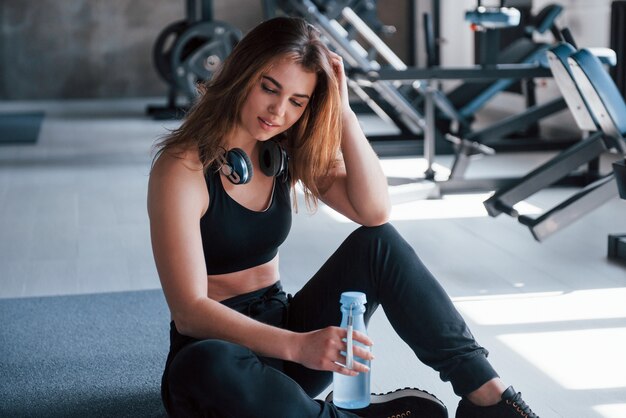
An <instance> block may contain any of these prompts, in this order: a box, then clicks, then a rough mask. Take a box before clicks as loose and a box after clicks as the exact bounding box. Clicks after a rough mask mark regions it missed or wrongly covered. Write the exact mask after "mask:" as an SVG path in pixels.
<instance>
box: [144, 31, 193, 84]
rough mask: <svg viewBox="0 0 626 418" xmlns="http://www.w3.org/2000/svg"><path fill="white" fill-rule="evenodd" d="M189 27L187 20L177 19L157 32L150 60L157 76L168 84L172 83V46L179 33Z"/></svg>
mask: <svg viewBox="0 0 626 418" xmlns="http://www.w3.org/2000/svg"><path fill="white" fill-rule="evenodd" d="M188 27H189V22H187V21H186V20H179V21H177V22H174V23H172V24H170V25H168V26H166V27H165V29H163V30H162V31H161V33H159V36H158V37H157V39H156V41H155V42H154V46H153V48H152V61H153V62H154V66H155V67H156V69H157V72H158V73H159V76H160V77H161V78H162V79H163V80H164V81H166V82H167V83H168V84H170V85H172V84H174V78H173V77H172V67H171V62H172V60H171V54H172V48H173V46H174V44H175V42H176V40H177V39H178V37H179V36H180V34H181V33H183V32H184V31H185V29H187V28H188Z"/></svg>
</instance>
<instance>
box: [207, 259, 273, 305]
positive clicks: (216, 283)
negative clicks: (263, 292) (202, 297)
mask: <svg viewBox="0 0 626 418" xmlns="http://www.w3.org/2000/svg"><path fill="white" fill-rule="evenodd" d="M278 279H279V272H278V254H276V257H274V258H273V259H272V260H270V261H268V262H267V263H265V264H261V265H259V266H254V267H251V268H249V269H246V270H241V271H235V272H232V273H225V274H214V275H211V274H210V275H208V276H207V282H208V286H207V296H208V297H209V298H211V299H213V300H216V301H222V300H226V299H228V298H232V297H234V296H237V295H242V294H244V293H249V292H254V291H255V290H259V289H262V288H264V287H268V286H271V285H272V284H274V283H276V282H277V281H278Z"/></svg>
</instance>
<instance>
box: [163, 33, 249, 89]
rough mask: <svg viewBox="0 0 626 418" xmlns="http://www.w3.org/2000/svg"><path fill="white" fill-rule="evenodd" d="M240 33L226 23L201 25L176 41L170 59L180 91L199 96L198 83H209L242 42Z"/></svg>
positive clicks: (183, 34) (173, 74)
mask: <svg viewBox="0 0 626 418" xmlns="http://www.w3.org/2000/svg"><path fill="white" fill-rule="evenodd" d="M241 36H242V35H241V31H239V30H238V29H237V28H235V27H234V26H232V25H229V24H227V23H224V22H219V21H212V22H198V23H195V24H193V25H191V26H190V27H188V28H187V29H186V30H185V31H184V32H183V33H182V34H181V35H180V36H179V37H178V39H177V40H176V43H175V44H174V47H173V49H172V54H171V57H170V60H171V68H172V76H173V79H174V82H175V83H176V87H177V88H178V90H179V91H180V92H181V93H183V94H185V95H186V96H187V97H189V99H190V100H193V99H195V97H196V96H197V87H196V85H197V83H198V82H201V81H204V80H208V79H210V78H211V77H212V75H213V73H214V72H215V70H216V69H217V68H219V66H220V64H221V63H222V61H223V60H224V59H226V57H227V56H228V55H229V54H230V53H231V51H232V50H233V48H234V47H235V45H236V44H237V42H239V40H240V39H241Z"/></svg>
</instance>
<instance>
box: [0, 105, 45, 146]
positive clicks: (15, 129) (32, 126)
mask: <svg viewBox="0 0 626 418" xmlns="http://www.w3.org/2000/svg"><path fill="white" fill-rule="evenodd" d="M43 118H44V113H43V112H33V113H4V114H2V113H0V145H2V144H35V143H36V142H37V139H38V138H39V130H40V128H41V122H42V121H43Z"/></svg>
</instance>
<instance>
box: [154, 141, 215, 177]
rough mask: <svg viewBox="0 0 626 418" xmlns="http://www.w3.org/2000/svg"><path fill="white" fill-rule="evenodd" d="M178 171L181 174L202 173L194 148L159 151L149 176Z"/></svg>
mask: <svg viewBox="0 0 626 418" xmlns="http://www.w3.org/2000/svg"><path fill="white" fill-rule="evenodd" d="M177 171H180V172H181V173H185V172H190V174H191V173H197V172H202V171H203V166H202V162H201V161H200V155H199V153H198V149H197V148H196V147H187V148H182V147H171V148H164V149H162V150H161V151H159V154H158V155H157V157H156V158H155V161H154V164H153V166H152V170H151V174H154V173H157V174H158V173H161V172H167V173H168V174H172V172H177Z"/></svg>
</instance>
